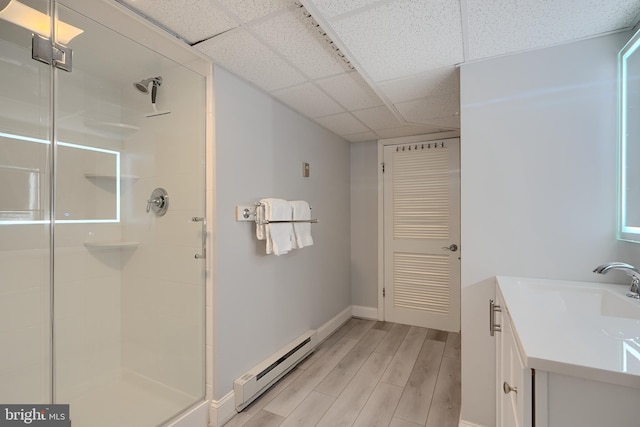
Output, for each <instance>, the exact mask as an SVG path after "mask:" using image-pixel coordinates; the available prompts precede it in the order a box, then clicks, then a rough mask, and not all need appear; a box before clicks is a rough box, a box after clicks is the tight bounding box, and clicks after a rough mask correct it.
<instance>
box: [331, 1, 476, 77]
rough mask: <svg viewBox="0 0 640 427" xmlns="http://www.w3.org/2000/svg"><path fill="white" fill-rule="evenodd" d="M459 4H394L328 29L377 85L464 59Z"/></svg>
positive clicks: (345, 19)
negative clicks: (344, 45)
mask: <svg viewBox="0 0 640 427" xmlns="http://www.w3.org/2000/svg"><path fill="white" fill-rule="evenodd" d="M460 20H461V17H460V3H459V2H458V1H452V0H431V1H409V0H396V1H393V2H391V3H382V4H380V5H378V6H376V7H373V8H369V9H365V10H364V11H363V12H361V13H357V14H353V15H344V17H337V18H332V19H330V20H329V23H330V25H332V27H333V29H334V30H335V31H336V33H337V35H338V37H340V39H341V40H342V42H343V43H344V44H346V45H347V46H348V48H349V51H350V52H351V55H352V56H353V58H349V59H351V60H352V61H355V62H356V63H359V64H360V65H361V66H362V68H363V69H364V71H365V72H366V73H367V74H368V75H369V76H370V77H371V78H372V79H373V80H374V81H376V82H380V81H384V80H390V79H396V78H399V77H404V76H409V75H413V74H418V73H421V72H423V71H426V70H430V69H434V68H442V67H445V66H451V65H454V64H457V63H460V62H462V61H463V59H464V58H463V50H462V27H461V24H460V22H461V21H460Z"/></svg>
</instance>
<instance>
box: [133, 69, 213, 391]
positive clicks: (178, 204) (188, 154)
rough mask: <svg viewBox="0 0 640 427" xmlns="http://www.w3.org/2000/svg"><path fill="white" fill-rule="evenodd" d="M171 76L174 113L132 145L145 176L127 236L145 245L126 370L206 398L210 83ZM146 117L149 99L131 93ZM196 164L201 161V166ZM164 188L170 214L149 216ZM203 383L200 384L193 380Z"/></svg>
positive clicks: (178, 73) (164, 101) (166, 86)
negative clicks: (204, 221) (150, 204)
mask: <svg viewBox="0 0 640 427" xmlns="http://www.w3.org/2000/svg"><path fill="white" fill-rule="evenodd" d="M157 71H158V74H161V75H162V77H163V84H162V86H161V87H160V88H159V91H158V108H159V109H160V110H168V111H171V113H170V114H168V115H163V116H157V117H148V118H147V117H140V122H139V126H140V131H139V132H137V133H135V134H134V135H132V136H131V137H130V138H129V139H128V140H127V142H126V146H125V147H126V148H125V158H124V161H123V173H124V174H131V175H136V176H139V179H137V180H136V182H135V184H133V185H132V188H131V189H130V193H129V195H128V196H125V197H124V198H125V200H127V203H126V205H125V206H124V207H123V218H125V219H124V221H123V234H124V235H125V236H126V238H127V239H130V240H135V241H140V242H141V244H140V246H138V248H136V249H135V250H134V251H132V253H131V256H130V258H127V259H126V260H125V261H124V262H123V289H122V299H121V301H122V335H123V351H122V366H123V368H124V369H125V370H127V371H128V372H130V373H131V372H133V373H135V374H137V375H139V376H141V377H143V378H147V379H150V380H152V381H156V382H160V383H162V384H164V385H166V386H167V387H169V388H172V389H175V390H177V391H180V392H181V393H184V394H185V395H188V396H191V397H192V398H197V397H199V396H202V395H203V393H204V388H203V384H204V354H203V353H202V352H195V351H194V349H198V348H202V349H204V268H203V267H204V264H203V263H204V262H205V261H204V260H200V259H195V257H194V255H195V254H199V253H202V247H201V241H202V239H201V236H202V235H201V232H202V227H201V223H200V222H193V221H192V217H202V216H203V215H204V195H205V194H204V188H205V182H204V179H205V176H204V166H205V160H204V135H205V122H204V120H205V116H204V96H205V93H204V80H203V79H201V78H199V77H197V76H193V75H189V76H185V71H184V69H180V68H179V67H176V68H172V69H163V70H157ZM125 99H126V101H127V102H129V103H134V105H136V112H138V113H141V116H143V115H144V114H146V113H149V112H151V111H152V108H151V103H150V98H149V96H148V95H147V96H142V95H141V94H140V93H135V91H134V90H133V88H132V90H131V93H127V94H126V96H125ZM194 159H198V160H199V161H196V162H195V163H194ZM156 187H163V188H165V189H166V190H167V192H168V194H169V210H168V211H167V213H166V214H165V215H164V216H156V215H154V214H153V213H152V212H149V213H147V212H145V210H146V200H147V199H148V198H149V196H150V194H151V192H152V191H153V189H154V188H156ZM194 377H196V378H201V379H202V381H201V382H199V383H198V382H194V380H193V378H194Z"/></svg>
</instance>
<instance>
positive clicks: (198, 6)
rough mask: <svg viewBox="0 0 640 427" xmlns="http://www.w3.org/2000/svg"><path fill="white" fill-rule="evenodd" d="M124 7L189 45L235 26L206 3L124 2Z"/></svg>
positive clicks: (187, 0)
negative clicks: (136, 11)
mask: <svg viewBox="0 0 640 427" xmlns="http://www.w3.org/2000/svg"><path fill="white" fill-rule="evenodd" d="M126 3H127V4H129V5H131V6H132V7H134V8H136V9H137V10H139V11H140V12H142V13H144V14H145V15H147V16H149V17H150V18H152V19H154V20H156V21H157V22H159V23H160V24H162V25H164V26H165V27H167V28H169V29H170V30H171V31H174V32H175V33H177V34H179V35H180V36H181V37H182V38H184V39H185V40H187V41H188V42H189V43H190V44H193V43H195V42H197V41H200V40H203V39H206V38H207V37H211V36H214V35H216V34H220V33H222V32H224V31H227V30H229V29H231V28H235V27H237V26H238V23H237V22H236V21H235V20H234V19H232V18H231V17H230V16H229V15H227V14H226V13H225V12H223V11H222V10H221V9H220V8H218V7H216V5H215V4H214V3H213V2H210V1H199V0H127V1H126Z"/></svg>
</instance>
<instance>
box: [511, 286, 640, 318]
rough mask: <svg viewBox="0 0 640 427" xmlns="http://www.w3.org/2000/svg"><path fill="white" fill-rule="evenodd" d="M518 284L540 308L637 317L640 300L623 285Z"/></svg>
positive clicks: (576, 312) (557, 311) (639, 315)
mask: <svg viewBox="0 0 640 427" xmlns="http://www.w3.org/2000/svg"><path fill="white" fill-rule="evenodd" d="M520 286H522V287H525V288H526V289H527V291H528V292H530V296H531V297H532V301H531V302H532V304H538V308H541V309H545V310H551V311H553V312H556V313H569V314H578V315H596V316H607V317H618V318H623V319H634V320H640V301H639V300H637V299H633V298H629V297H627V296H625V293H626V292H627V291H628V290H627V289H626V287H624V286H622V285H620V286H619V288H620V289H617V291H619V292H614V291H613V290H611V289H602V288H597V287H577V286H548V285H544V284H533V283H523V282H521V283H520ZM596 286H597V285H596ZM610 286H611V285H610ZM613 286H615V285H613Z"/></svg>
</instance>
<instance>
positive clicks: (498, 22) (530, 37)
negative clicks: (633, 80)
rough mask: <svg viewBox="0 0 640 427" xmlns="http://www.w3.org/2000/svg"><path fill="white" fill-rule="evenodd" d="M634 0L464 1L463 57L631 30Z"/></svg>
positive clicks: (639, 9)
mask: <svg viewBox="0 0 640 427" xmlns="http://www.w3.org/2000/svg"><path fill="white" fill-rule="evenodd" d="M639 13H640V2H639V1H638V0H604V1H603V0H554V1H550V0H494V1H491V2H487V1H486V0H467V17H466V20H467V29H468V40H469V41H468V43H469V47H468V53H469V57H468V58H467V60H476V59H481V58H488V57H492V56H496V55H504V54H507V53H513V52H517V51H523V50H528V49H536V48H541V47H546V46H552V45H556V44H560V43H565V42H568V41H572V40H576V39H580V38H584V37H590V36H593V35H596V34H601V33H606V32H609V31H614V30H619V29H622V28H628V27H629V28H630V27H632V26H633V25H634V23H635V22H634V21H635V19H637V17H638V14H639Z"/></svg>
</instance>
